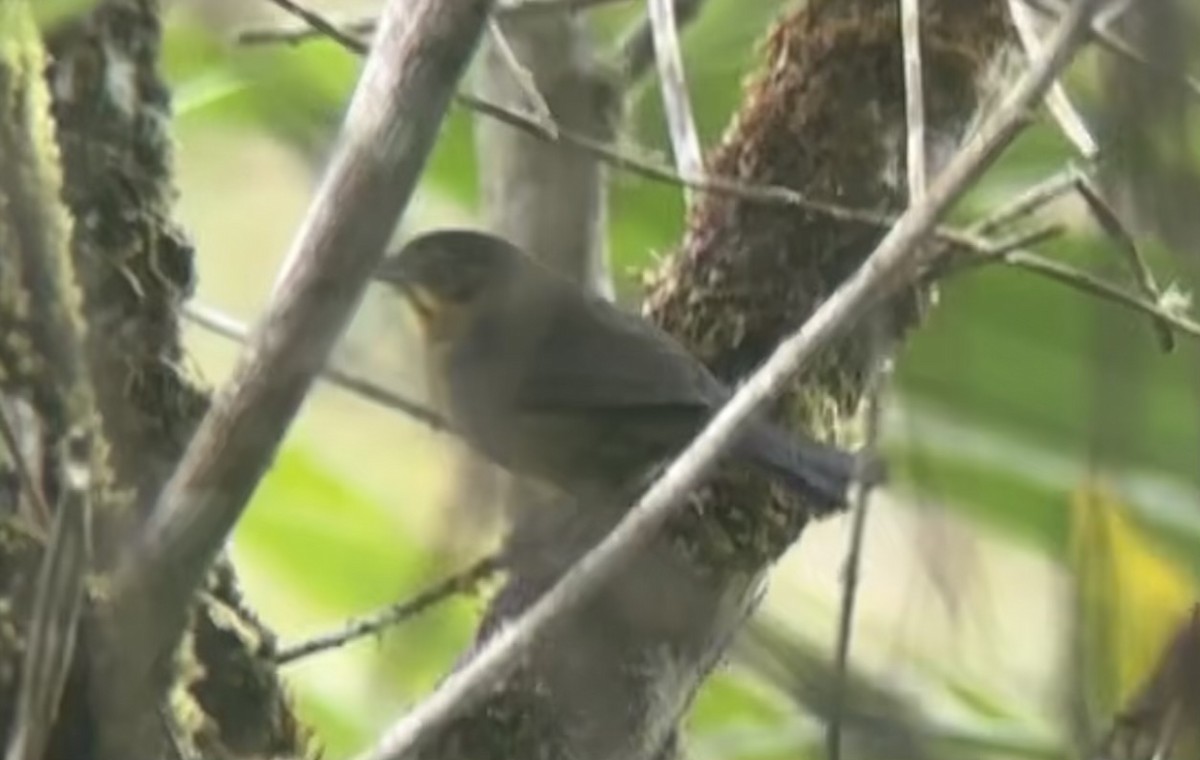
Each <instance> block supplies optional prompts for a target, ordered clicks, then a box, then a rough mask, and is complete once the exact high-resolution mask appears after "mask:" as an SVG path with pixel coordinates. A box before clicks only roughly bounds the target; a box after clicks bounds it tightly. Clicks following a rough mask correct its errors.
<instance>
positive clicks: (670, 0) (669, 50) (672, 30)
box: [646, 0, 704, 205]
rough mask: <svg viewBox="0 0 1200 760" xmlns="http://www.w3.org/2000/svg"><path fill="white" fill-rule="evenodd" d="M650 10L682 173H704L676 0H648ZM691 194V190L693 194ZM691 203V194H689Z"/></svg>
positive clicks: (671, 132) (695, 175)
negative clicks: (685, 71) (680, 36)
mask: <svg viewBox="0 0 1200 760" xmlns="http://www.w3.org/2000/svg"><path fill="white" fill-rule="evenodd" d="M646 14H647V16H648V18H649V19H650V29H651V31H652V32H653V39H654V60H655V61H656V62H657V64H658V87H659V90H660V91H661V94H662V99H663V112H664V113H665V114H666V117H667V131H668V133H669V135H670V138H671V147H672V150H673V152H674V155H675V166H676V168H677V170H678V173H679V176H681V177H688V178H690V179H702V178H703V177H704V158H703V156H702V155H701V152H700V137H699V135H698V134H697V133H696V120H695V118H694V117H693V116H692V102H691V98H690V96H689V95H688V89H687V78H686V77H685V76H684V73H683V53H682V52H680V48H679V30H678V28H677V27H676V25H675V0H646ZM689 195H690V194H689ZM685 201H686V202H687V203H688V205H690V203H691V198H690V197H685Z"/></svg>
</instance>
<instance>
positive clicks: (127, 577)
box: [99, 0, 492, 757]
mask: <svg viewBox="0 0 1200 760" xmlns="http://www.w3.org/2000/svg"><path fill="white" fill-rule="evenodd" d="M491 5H492V3H491V2H490V0H444V1H439V0H394V1H393V2H391V3H389V4H388V5H387V6H386V8H385V10H384V13H383V16H382V19H381V21H380V26H379V30H378V32H377V33H376V36H375V41H374V44H373V45H372V49H371V54H370V55H369V57H368V59H367V62H366V64H365V66H364V68H363V73H362V78H361V79H360V81H359V83H358V86H357V88H356V90H355V92H354V96H353V98H352V100H351V102H350V106H349V108H348V111H347V116H346V121H345V124H344V125H343V130H342V136H341V140H342V144H341V146H340V148H339V150H338V151H337V153H336V154H335V156H334V157H333V160H332V162H331V165H330V167H329V169H328V171H327V173H326V176H325V178H324V180H323V182H322V184H321V186H320V188H319V189H318V192H317V195H316V197H315V198H314V199H313V202H312V205H311V207H310V210H309V213H308V215H307V217H306V218H305V221H304V223H303V225H302V227H301V229H300V231H299V232H298V233H297V236H296V240H295V243H294V244H293V249H292V252H291V255H289V257H288V258H289V261H290V262H291V265H290V266H289V270H288V275H287V277H286V279H285V280H284V281H283V282H281V283H280V284H279V287H278V288H277V290H276V296H275V297H274V298H273V300H272V303H271V305H270V306H269V308H268V309H267V313H266V315H265V316H264V317H263V319H262V321H261V322H260V323H259V325H258V326H257V328H256V330H255V332H254V334H253V336H252V338H251V341H250V345H249V346H248V348H247V349H246V351H245V352H244V353H243V356H242V358H241V361H240V364H239V366H238V368H237V370H236V371H235V373H234V376H233V378H232V379H231V380H230V381H229V383H228V385H227V386H226V387H225V388H224V389H223V390H222V392H221V393H220V394H219V395H218V397H217V398H216V399H215V401H214V403H213V407H212V409H211V410H210V411H209V413H208V414H207V415H206V416H205V418H204V419H203V421H202V422H201V424H200V427H199V429H198V430H197V431H196V433H195V436H194V437H193V438H192V440H191V443H190V444H189V446H188V449H187V451H186V452H185V453H184V456H183V458H182V460H181V462H180V464H179V466H178V468H177V470H176V471H175V473H174V475H173V476H172V478H171V479H170V481H169V482H168V483H167V485H166V487H165V489H164V490H163V493H162V494H161V496H160V498H159V500H158V503H157V504H156V506H155V510H154V513H153V514H152V516H151V518H150V520H149V522H148V524H147V526H146V528H145V530H144V531H143V533H142V535H141V537H140V540H139V542H138V544H137V546H136V547H135V548H134V550H133V551H130V552H129V553H128V556H127V558H126V559H125V561H124V562H123V564H122V566H121V567H119V568H118V569H117V573H116V577H115V579H114V584H113V589H112V593H111V597H110V599H109V602H108V603H107V604H106V605H105V608H104V610H103V625H104V626H105V628H106V632H107V637H106V643H107V645H108V649H109V651H108V654H109V656H110V657H111V658H112V660H113V661H112V662H111V663H110V666H109V667H110V669H111V675H112V676H113V678H112V680H113V686H114V688H113V691H114V695H113V699H112V700H111V702H112V704H110V705H109V706H108V707H109V709H110V712H112V715H110V716H105V717H106V718H109V719H108V720H102V721H99V722H100V723H102V724H104V725H103V730H104V732H105V733H106V737H105V741H104V744H105V749H106V752H107V756H109V757H117V756H120V751H121V748H122V747H123V746H124V745H125V744H126V743H127V742H128V741H130V740H131V739H129V738H127V736H128V735H129V734H134V733H137V731H136V730H135V729H136V728H137V727H139V726H142V725H144V723H145V722H146V721H147V720H149V718H148V717H147V716H150V715H153V707H152V700H153V699H154V698H155V697H154V694H155V689H154V686H153V684H151V683H150V681H151V680H153V679H152V677H151V672H152V669H153V667H154V665H155V662H156V660H158V659H159V658H161V657H163V656H164V655H165V654H166V653H167V652H169V650H170V649H171V648H172V646H173V644H174V643H175V640H176V638H177V636H178V635H179V632H180V630H181V625H182V623H183V619H184V614H185V611H186V609H187V605H188V603H189V599H190V598H191V595H192V592H193V591H194V590H195V589H196V588H197V586H198V584H199V583H200V581H201V580H202V578H203V576H204V573H205V571H206V569H207V568H208V566H209V564H210V562H211V560H212V558H213V557H214V556H215V555H216V553H217V552H218V551H219V550H220V548H221V546H222V545H223V544H224V542H225V540H226V538H227V537H228V535H229V533H230V531H231V530H232V529H233V526H234V525H235V523H236V522H237V520H238V518H239V517H240V515H241V513H242V510H243V509H244V508H245V506H246V502H247V501H248V500H249V498H250V495H251V494H252V493H253V491H254V489H255V487H256V486H257V484H258V481H259V479H260V478H261V477H262V475H263V473H264V472H265V471H266V469H267V468H268V466H269V465H270V462H271V459H272V457H273V455H274V452H275V449H276V448H277V446H278V445H279V442H280V440H281V439H282V437H283V434H284V432H285V431H286V429H287V426H288V424H289V423H290V422H291V419H292V417H293V416H294V415H295V413H296V411H297V410H298V408H299V406H300V404H301V402H302V401H303V399H304V396H305V394H306V393H307V391H308V389H309V386H310V385H311V384H312V382H313V380H314V378H315V377H316V376H317V374H318V373H319V371H320V369H321V367H322V366H323V364H324V363H325V360H326V357H327V355H328V354H329V351H330V350H331V348H332V346H333V344H334V342H335V341H336V340H337V338H338V337H339V335H340V334H341V332H342V330H343V328H344V326H345V325H346V323H347V322H348V320H349V318H350V316H351V315H352V313H353V311H354V309H355V308H356V306H357V304H358V301H359V299H360V297H361V295H362V292H363V290H364V289H365V287H366V284H367V281H368V279H369V277H370V275H371V272H372V271H373V269H374V268H375V266H376V264H377V262H378V260H379V258H380V256H381V255H382V252H383V249H384V246H385V245H386V243H387V240H388V238H389V237H390V235H391V233H392V230H393V228H394V226H395V224H396V220H397V217H398V216H399V214H400V212H402V211H403V209H404V207H405V206H406V204H407V202H408V200H409V198H410V197H411V195H412V192H413V190H414V188H415V186H416V184H417V181H418V179H419V177H420V174H421V170H422V169H423V167H424V164H425V160H426V158H427V156H428V154H429V151H430V149H431V148H432V145H433V142H434V140H435V138H436V136H437V130H438V127H439V125H440V124H441V121H442V117H443V115H444V114H445V111H446V108H447V107H448V105H449V102H450V97H451V95H452V92H453V87H454V85H455V83H456V82H457V81H458V79H459V76H460V75H461V73H462V71H463V69H464V68H465V67H466V64H467V61H468V60H469V59H470V57H471V55H472V53H473V52H474V50H475V47H476V45H477V43H478V40H479V37H480V35H481V33H482V30H483V27H484V23H485V21H486V19H487V16H488V13H489V12H490V10H491ZM130 723H133V724H134V725H133V726H130V725H129V724H130ZM143 730H144V729H143Z"/></svg>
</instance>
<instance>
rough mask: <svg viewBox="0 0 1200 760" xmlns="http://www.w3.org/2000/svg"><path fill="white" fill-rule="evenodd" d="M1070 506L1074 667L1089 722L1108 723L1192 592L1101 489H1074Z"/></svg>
mask: <svg viewBox="0 0 1200 760" xmlns="http://www.w3.org/2000/svg"><path fill="white" fill-rule="evenodd" d="M1071 506H1072V509H1071V562H1072V569H1073V570H1074V577H1075V582H1076V595H1077V596H1076V599H1077V604H1078V605H1079V609H1078V610H1077V612H1078V614H1079V621H1078V622H1079V625H1080V636H1079V642H1078V643H1079V646H1080V649H1081V651H1080V652H1079V653H1078V654H1079V655H1080V658H1079V660H1078V663H1079V664H1080V665H1081V671H1082V672H1081V676H1082V677H1083V678H1085V679H1086V680H1085V684H1086V688H1085V693H1086V695H1087V698H1088V701H1089V703H1090V705H1089V707H1091V708H1092V709H1093V710H1094V712H1093V713H1092V715H1093V717H1095V718H1097V719H1099V720H1100V721H1106V720H1107V719H1109V718H1111V716H1112V715H1113V714H1114V713H1115V712H1116V711H1118V710H1119V709H1120V708H1121V706H1122V705H1124V704H1125V703H1126V702H1127V701H1128V700H1129V699H1130V698H1131V697H1132V696H1133V694H1134V693H1135V692H1136V691H1137V689H1138V687H1139V686H1140V685H1141V684H1142V682H1143V681H1144V680H1145V679H1146V677H1147V676H1148V675H1149V673H1150V670H1151V668H1153V667H1154V665H1155V663H1156V662H1157V661H1158V659H1159V658H1160V657H1161V655H1162V651H1163V648H1164V647H1165V646H1166V645H1167V643H1168V641H1169V639H1170V637H1171V635H1172V634H1173V633H1174V632H1175V630H1177V629H1178V627H1179V625H1180V622H1181V621H1182V620H1183V619H1184V618H1185V616H1187V615H1188V614H1189V613H1190V611H1191V608H1192V605H1194V604H1195V602H1196V599H1197V585H1196V582H1195V579H1193V578H1192V576H1191V575H1190V574H1189V573H1188V572H1187V570H1186V569H1185V568H1183V567H1180V566H1179V565H1178V564H1177V563H1175V562H1173V561H1172V559H1171V558H1170V557H1168V556H1166V555H1165V554H1164V553H1162V552H1161V551H1159V550H1158V549H1157V547H1156V546H1155V545H1154V542H1153V541H1152V540H1151V539H1150V538H1149V537H1148V536H1147V535H1146V534H1145V533H1144V531H1143V530H1142V529H1141V528H1140V526H1138V525H1137V524H1136V522H1135V521H1134V520H1133V519H1131V517H1130V514H1129V509H1128V507H1127V506H1126V505H1125V504H1124V503H1122V502H1121V501H1120V499H1119V498H1117V496H1116V495H1115V494H1114V493H1113V492H1112V491H1111V490H1109V489H1108V488H1106V487H1105V486H1104V485H1103V484H1100V483H1094V482H1093V483H1088V484H1086V485H1085V486H1083V487H1082V488H1080V489H1079V490H1077V491H1076V493H1075V494H1074V497H1073V498H1072V505H1071Z"/></svg>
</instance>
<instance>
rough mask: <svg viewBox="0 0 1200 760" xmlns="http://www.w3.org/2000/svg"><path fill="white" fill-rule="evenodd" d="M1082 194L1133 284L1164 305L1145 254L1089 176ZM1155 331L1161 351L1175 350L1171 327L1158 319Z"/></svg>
mask: <svg viewBox="0 0 1200 760" xmlns="http://www.w3.org/2000/svg"><path fill="white" fill-rule="evenodd" d="M1079 194H1080V195H1082V196H1083V199H1084V200H1085V201H1087V205H1088V208H1089V209H1090V210H1091V212H1092V217H1093V218H1095V220H1096V221H1097V222H1098V223H1099V224H1100V228H1101V229H1103V230H1104V231H1105V232H1106V233H1107V234H1108V236H1109V237H1111V238H1112V239H1113V241H1114V242H1116V244H1117V247H1118V248H1120V249H1121V253H1122V254H1124V256H1125V258H1126V259H1127V260H1128V262H1129V267H1130V269H1131V270H1132V271H1133V281H1134V283H1135V284H1136V285H1137V287H1138V289H1139V290H1140V291H1141V292H1142V295H1144V296H1146V298H1148V299H1150V300H1151V301H1154V302H1155V303H1159V302H1161V301H1162V291H1161V290H1159V287H1158V283H1157V282H1155V281H1154V273H1153V272H1152V271H1150V266H1149V265H1148V264H1147V263H1146V260H1145V259H1144V258H1143V257H1142V251H1141V249H1140V248H1139V247H1138V244H1137V242H1136V241H1135V240H1134V239H1133V236H1132V235H1130V234H1129V231H1128V230H1127V229H1125V225H1124V223H1122V222H1121V219H1120V217H1118V216H1117V212H1116V210H1114V209H1113V207H1112V206H1110V205H1109V203H1108V201H1107V200H1105V198H1104V196H1103V195H1102V194H1101V192H1100V188H1098V187H1096V184H1095V182H1094V181H1093V180H1092V179H1091V178H1090V177H1088V176H1087V175H1081V176H1080V178H1079ZM1154 329H1155V331H1156V332H1157V334H1158V343H1159V345H1160V346H1161V347H1162V349H1163V350H1164V351H1171V350H1172V349H1173V348H1174V347H1175V337H1174V336H1173V335H1172V334H1171V327H1170V325H1169V324H1168V323H1166V322H1164V321H1163V320H1161V319H1157V318H1156V319H1155V320H1154Z"/></svg>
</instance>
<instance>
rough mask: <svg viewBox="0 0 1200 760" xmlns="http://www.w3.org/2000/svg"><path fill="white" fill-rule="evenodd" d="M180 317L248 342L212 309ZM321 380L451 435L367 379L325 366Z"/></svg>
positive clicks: (239, 327)
mask: <svg viewBox="0 0 1200 760" xmlns="http://www.w3.org/2000/svg"><path fill="white" fill-rule="evenodd" d="M183 315H184V317H186V318H187V319H189V320H191V321H192V322H193V323H195V324H197V325H199V326H200V327H203V328H204V329H205V330H208V331H209V332H211V333H212V334H214V335H220V336H221V337H223V338H228V339H229V340H232V341H234V342H236V343H239V344H245V343H247V342H248V341H249V340H250V329H249V328H248V327H246V326H245V325H243V324H242V323H241V322H239V321H237V320H236V319H234V318H233V317H231V316H229V315H227V314H224V313H222V312H220V311H218V310H217V309H214V308H213V307H211V306H206V305H204V304H200V303H195V302H192V303H188V304H186V305H185V306H184V307H183ZM321 379H322V380H326V381H328V382H330V383H331V384H333V385H336V386H338V387H339V388H342V389H344V390H347V391H349V392H351V393H353V394H356V395H358V396H361V397H362V398H364V399H366V400H367V401H370V402H372V403H374V404H379V405H380V406H382V407H384V408H385V409H391V410H392V411H395V412H399V413H401V414H403V415H405V416H407V417H411V418H413V419H414V420H417V421H418V422H422V423H424V424H426V425H428V426H429V427H430V428H432V429H434V430H437V431H441V432H450V431H449V429H448V425H447V423H446V420H445V419H444V418H443V417H442V416H441V415H440V414H438V413H437V412H435V411H433V410H432V409H430V408H429V407H427V406H425V405H423V404H421V403H418V402H416V401H413V400H412V399H410V398H406V397H404V396H401V395H399V394H398V393H395V392H394V391H391V390H389V389H387V388H385V387H383V386H382V385H379V384H378V383H375V382H374V381H372V380H370V379H368V378H365V377H359V376H357V375H352V374H350V373H349V372H344V371H342V370H340V369H337V368H336V367H328V366H327V367H324V368H322V369H321Z"/></svg>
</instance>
